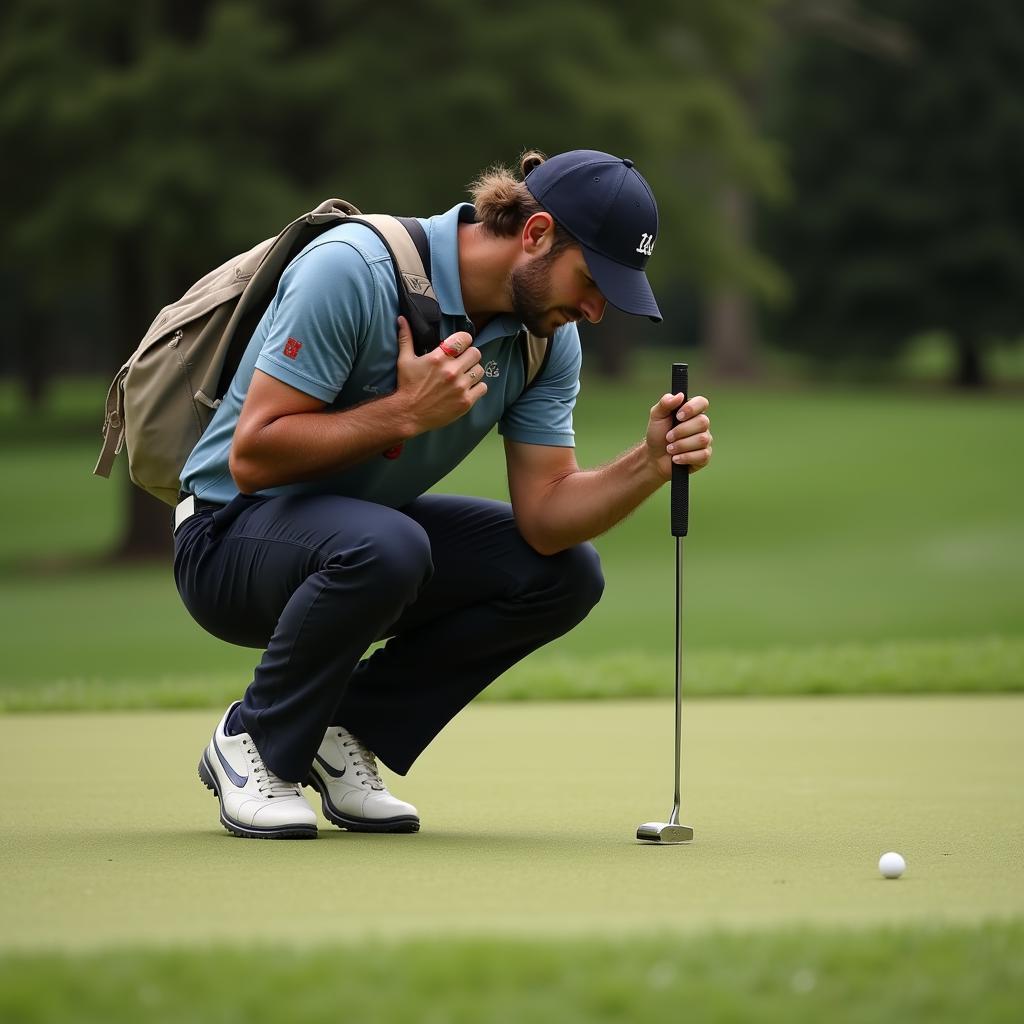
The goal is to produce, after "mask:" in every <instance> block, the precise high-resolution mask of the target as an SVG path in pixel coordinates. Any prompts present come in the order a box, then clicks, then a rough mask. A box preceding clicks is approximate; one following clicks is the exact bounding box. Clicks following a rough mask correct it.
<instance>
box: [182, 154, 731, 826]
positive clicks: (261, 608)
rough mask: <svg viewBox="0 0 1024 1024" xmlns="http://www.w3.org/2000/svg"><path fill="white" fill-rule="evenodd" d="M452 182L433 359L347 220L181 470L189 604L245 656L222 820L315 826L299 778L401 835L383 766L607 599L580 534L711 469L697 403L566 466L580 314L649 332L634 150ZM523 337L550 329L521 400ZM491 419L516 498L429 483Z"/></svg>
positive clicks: (433, 247) (303, 256)
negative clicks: (622, 448) (599, 462)
mask: <svg viewBox="0 0 1024 1024" xmlns="http://www.w3.org/2000/svg"><path fill="white" fill-rule="evenodd" d="M471 194H472V198H473V204H472V205H470V204H468V203H465V204H460V205H457V206H455V207H453V208H452V209H451V210H449V211H448V212H447V213H444V214H441V215H440V216H435V217H432V218H430V219H427V220H423V221H421V223H422V224H423V226H424V228H425V230H426V232H427V236H428V239H429V245H430V257H431V266H432V269H431V278H432V283H433V288H434V291H435V293H436V296H437V299H438V302H439V304H440V309H441V313H442V323H441V328H442V329H441V337H442V338H444V341H443V342H442V343H441V345H440V346H439V347H438V348H436V349H434V350H433V351H430V352H428V353H427V354H425V355H419V356H418V355H416V354H415V352H414V349H413V343H412V337H411V334H410V331H409V327H408V324H407V323H406V322H405V320H404V318H400V317H399V315H398V294H397V287H396V283H395V275H394V269H393V267H392V266H391V261H390V257H389V255H388V252H387V250H386V248H385V246H384V245H383V243H382V242H381V241H380V239H379V238H378V237H377V235H375V234H374V233H373V231H372V230H370V229H369V228H367V227H365V226H363V225H360V224H357V223H352V224H348V223H342V224H339V225H338V226H336V227H334V228H331V229H329V230H327V231H326V232H325V233H323V234H321V235H320V236H319V237H317V238H316V239H315V240H314V241H313V242H311V243H310V244H309V245H307V246H306V248H305V249H303V250H302V252H300V253H299V255H298V256H297V257H296V258H295V259H294V260H292V262H291V263H290V264H289V265H288V267H287V268H286V270H285V272H284V274H283V276H282V277H281V280H280V283H279V285H278V288H277V292H276V295H275V297H274V299H273V301H272V302H271V304H270V306H269V308H268V309H267V311H266V313H265V315H264V316H263V318H262V320H261V321H260V324H259V326H258V327H257V329H256V331H255V333H254V335H253V337H252V340H251V341H250V342H249V344H248V347H247V350H246V352H245V355H244V357H243V359H242V362H241V364H240V366H239V368H238V370H237V372H236V373H235V376H234V379H233V381H232V383H231V386H230V389H229V390H228V393H227V394H226V396H225V397H224V400H223V402H222V403H221V405H220V407H219V409H218V410H217V413H216V415H215V416H214V418H213V421H212V423H211V425H210V427H209V428H208V429H207V431H206V432H205V433H204V434H203V436H202V438H201V440H200V441H199V443H198V445H197V446H196V448H195V450H194V451H193V452H192V454H191V456H190V458H189V459H188V462H187V463H186V465H185V467H184V470H183V471H182V479H181V483H182V491H183V501H182V504H181V505H179V508H178V513H177V515H176V517H175V523H176V527H175V538H174V539H175V555H174V573H175V580H176V582H177V586H178V591H179V593H180V594H181V597H182V600H183V601H184V603H185V606H186V607H187V608H188V610H189V612H190V614H191V615H192V616H193V617H194V618H195V619H196V621H197V622H198V623H199V624H200V625H201V626H202V627H203V628H204V629H206V630H207V631H208V632H210V633H212V634H213V635H214V636H217V637H219V638H221V639H223V640H226V641H228V642H229V643H233V644H241V645H244V646H248V647H254V648H257V649H259V650H261V651H262V652H263V653H262V656H261V657H260V659H259V663H258V664H257V665H256V666H255V668H254V670H253V674H252V680H251V682H250V683H249V685H248V686H247V688H246V689H245V692H244V694H242V696H241V699H240V700H239V701H237V702H235V703H234V704H232V705H231V707H230V708H228V710H227V711H226V713H225V714H224V717H223V718H222V719H221V721H220V723H219V724H218V726H217V728H216V730H215V731H214V734H213V738H212V739H211V741H210V744H209V746H208V747H207V748H206V750H205V751H204V752H203V755H202V758H201V760H200V763H199V774H200V778H201V779H202V780H203V782H204V783H205V784H206V785H207V786H208V787H209V788H210V789H212V790H213V791H214V792H215V793H216V794H217V796H218V798H219V802H220V820H221V822H222V824H223V825H224V826H225V827H226V828H227V829H228V830H229V831H230V832H232V833H234V834H235V835H238V836H243V837H254V838H285V837H293V838H300V837H312V836H315V835H316V834H317V825H316V820H317V819H316V814H315V812H314V810H313V808H312V807H311V806H310V804H309V803H308V802H307V800H306V798H305V796H304V795H303V793H302V789H301V787H302V786H311V787H313V788H314V789H315V790H316V791H317V792H318V793H319V795H320V799H321V801H322V805H323V810H324V815H325V816H326V817H327V818H328V819H329V820H330V821H332V822H334V823H335V824H337V825H339V826H340V827H342V828H345V829H350V830H355V831H375V832H414V831H416V830H418V828H419V824H420V821H419V815H418V812H417V810H416V808H415V807H413V806H412V805H411V804H409V803H406V802H404V801H402V800H400V799H398V798H397V797H395V796H393V795H392V794H391V793H390V792H389V791H388V789H387V787H386V786H385V784H384V781H383V780H382V778H381V775H380V772H379V769H378V765H377V760H378V759H379V760H380V761H381V762H383V763H384V764H385V765H386V766H387V767H388V768H389V769H391V770H392V771H394V772H395V773H397V774H399V775H405V774H406V773H407V772H408V770H409V768H410V767H411V765H412V764H413V762H414V761H415V760H416V758H417V757H418V756H419V754H420V753H421V751H423V749H424V748H425V747H426V746H427V745H428V744H429V743H430V742H431V740H433V739H434V737H435V736H436V735H437V734H438V733H439V732H440V731H441V729H442V728H444V726H445V724H446V723H448V722H449V721H450V720H451V719H452V718H453V717H454V716H455V715H456V714H457V713H458V712H459V711H460V710H461V709H462V708H463V707H465V705H466V704H468V703H469V702H470V701H471V700H472V699H473V698H474V697H475V696H476V695H477V694H478V693H480V691H481V690H483V689H484V687H485V686H487V685H488V684H489V683H491V682H492V681H493V680H495V679H496V678H497V677H498V676H500V675H501V674H502V673H503V672H505V671H506V670H507V669H508V668H509V667H510V666H512V665H514V664H516V662H518V661H521V660H522V659H523V658H525V657H527V655H529V654H530V653H531V652H532V651H535V650H537V648H539V647H542V646H543V645H544V644H546V643H549V642H550V641H552V640H554V639H555V638H556V637H559V636H562V635H563V634H564V633H566V632H568V631H569V630H571V629H572V628H573V627H574V626H576V625H577V624H578V623H579V622H581V621H582V620H583V619H584V618H585V617H586V615H587V614H588V613H589V612H590V610H591V608H593V607H594V605H595V604H596V603H597V602H598V600H599V599H600V597H601V592H602V589H603V587H604V580H603V577H602V575H601V568H600V563H599V560H598V556H597V553H596V551H595V550H594V548H593V547H592V546H591V545H590V544H589V543H587V541H588V540H589V539H590V538H592V537H596V536H598V535H599V534H601V533H604V531H606V530H607V529H609V528H610V527H612V526H614V525H615V524H616V523H617V522H619V521H620V520H621V519H623V518H624V517H626V516H627V515H629V513H630V512H631V511H632V510H633V509H635V508H636V507H637V506H638V505H639V504H640V503H641V502H642V501H644V499H646V498H647V497H649V496H650V495H651V494H653V493H654V492H655V491H656V490H657V489H658V488H659V487H660V486H661V485H662V484H663V483H665V481H666V480H668V479H669V477H670V475H671V467H672V463H673V462H675V463H678V464H683V465H687V466H689V467H690V470H691V471H693V470H697V469H699V468H701V467H703V466H705V465H707V463H708V461H709V459H710V458H711V441H712V438H711V434H710V433H709V421H708V418H707V416H706V415H705V411H706V410H707V408H708V402H707V400H706V399H705V398H703V397H694V398H691V399H690V400H689V401H687V402H686V404H685V405H684V404H683V402H682V398H683V396H681V395H663V396H662V397H661V398H660V399H658V400H657V401H656V402H655V404H654V407H653V408H652V409H651V410H650V412H649V415H648V417H647V423H646V436H645V437H644V440H643V441H641V442H640V444H638V445H637V446H636V447H634V448H633V449H631V450H630V451H627V452H626V453H625V454H623V455H621V456H619V458H617V459H616V460H615V461H614V462H612V463H610V464H609V465H606V466H603V467H601V468H599V469H593V470H581V469H580V468H579V466H578V465H577V463H576V459H575V456H574V449H573V425H572V412H573V405H574V403H575V401H576V395H577V392H578V391H579V374H580V361H581V356H580V340H579V335H578V333H577V330H576V322H577V321H578V320H580V319H581V318H586V319H587V320H588V321H590V322H591V323H597V322H599V321H600V320H601V318H602V316H603V315H604V311H605V308H606V305H607V304H608V303H611V304H612V305H613V306H616V307H617V308H619V309H621V310H624V311H625V312H627V313H632V314H635V315H637V316H647V317H650V318H651V319H652V320H655V321H660V320H661V314H660V312H659V310H658V305H657V303H656V302H655V300H654V295H653V294H652V292H651V288H650V285H649V284H648V281H647V277H646V275H645V273H644V268H645V266H646V264H647V261H648V259H649V258H650V255H651V253H652V251H653V249H654V247H655V244H656V240H657V236H658V211H657V206H656V204H655V200H654V196H653V194H652V193H651V190H650V188H649V186H648V184H647V182H646V181H645V180H644V179H643V178H642V177H641V175H640V174H639V173H638V171H637V170H636V168H635V167H634V166H633V163H632V161H630V160H623V159H619V158H617V157H613V156H610V155H608V154H607V153H599V152H595V151H591V150H577V151H573V152H569V153H562V154H560V155H558V156H555V157H553V158H551V159H549V160H545V159H544V158H543V157H542V156H541V155H540V154H536V153H531V154H527V155H526V156H525V157H524V158H523V160H522V164H521V177H517V176H515V175H513V174H512V173H510V172H509V171H507V170H504V169H492V170H490V171H488V172H486V173H484V174H483V175H482V176H481V177H480V178H479V179H478V180H477V181H476V182H474V184H473V185H472V186H471ZM524 328H526V329H528V330H529V331H530V332H532V333H533V334H535V335H537V336H540V337H545V338H550V343H549V346H548V358H547V361H546V363H545V364H544V366H543V368H542V369H541V371H540V373H539V374H538V376H537V378H536V380H535V381H534V382H533V383H532V385H531V386H530V387H529V388H525V389H524V384H525V369H524V361H523V359H522V356H521V352H520V348H519V346H520V345H522V344H523V340H522V337H521V336H522V335H523V333H524ZM652 397H653V396H652ZM644 415H645V412H643V411H641V410H637V433H638V434H639V433H640V431H641V428H642V425H643V419H642V416H644ZM495 425H497V427H498V431H499V433H501V434H502V436H503V438H504V444H505V462H506V469H507V475H508V483H509V494H510V497H511V504H506V503H504V502H499V501H491V500H485V499H482V498H476V497H461V496H452V495H440V494H427V493H426V492H427V491H428V490H429V488H430V487H432V486H433V485H434V484H435V483H437V482H438V481H439V480H440V479H441V478H442V477H444V476H445V475H446V474H447V473H448V472H449V470H451V469H452V468H453V467H455V466H457V465H458V464H459V463H460V462H461V461H462V460H463V459H464V458H465V457H466V456H467V455H468V454H469V452H471V451H472V450H473V448H475V447H476V446H477V445H478V444H479V443H480V441H481V440H482V439H483V438H484V437H485V436H486V435H487V434H488V433H489V432H490V430H491V429H492V428H493V427H494V426H495ZM379 640H387V642H386V644H384V646H382V647H379V648H378V649H376V650H374V651H373V653H372V654H369V655H367V654H366V652H367V649H368V648H370V647H371V646H372V645H373V644H374V642H375V641H379Z"/></svg>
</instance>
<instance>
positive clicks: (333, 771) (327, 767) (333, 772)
mask: <svg viewBox="0 0 1024 1024" xmlns="http://www.w3.org/2000/svg"><path fill="white" fill-rule="evenodd" d="M316 759H317V761H319V763H320V767H321V768H323V770H324V771H325V772H327V774H328V775H330V777H331V778H332V779H340V778H341V777H342V776H343V775H344V774H345V772H347V771H348V765H345V767H344V768H342V769H341V771H338V769H337V768H335V767H334V765H332V764H328V763H327V762H326V761H325V760H324V759H323V758H322V757H321V756H320V755H319V754H317V755H316Z"/></svg>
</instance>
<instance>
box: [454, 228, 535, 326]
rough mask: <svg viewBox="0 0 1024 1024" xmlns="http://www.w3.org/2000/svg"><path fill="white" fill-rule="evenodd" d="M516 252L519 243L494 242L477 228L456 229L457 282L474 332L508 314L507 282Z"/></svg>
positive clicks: (510, 303)
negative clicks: (495, 318)
mask: <svg viewBox="0 0 1024 1024" xmlns="http://www.w3.org/2000/svg"><path fill="white" fill-rule="evenodd" d="M519 252H520V246H519V239H518V238H516V237H515V236H513V237H511V238H495V237H494V236H493V235H488V234H486V233H485V232H484V229H483V227H482V226H481V225H480V224H476V223H469V224H466V223H464V224H460V225H459V282H460V285H461V287H462V301H463V304H464V305H465V307H466V316H468V317H469V319H470V320H472V321H473V325H474V326H475V327H476V329H477V331H480V330H482V329H483V327H484V325H485V324H486V323H487V322H488V321H489V320H491V319H492V318H493V317H495V316H498V315H499V314H501V313H510V312H511V311H512V298H511V295H510V294H509V287H508V278H509V274H510V273H511V271H512V267H513V266H514V264H515V260H516V257H517V256H518V254H519Z"/></svg>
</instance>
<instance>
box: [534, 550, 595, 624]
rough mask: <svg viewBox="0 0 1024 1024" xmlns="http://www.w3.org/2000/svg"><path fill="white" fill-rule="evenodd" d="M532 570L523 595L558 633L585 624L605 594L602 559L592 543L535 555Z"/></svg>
mask: <svg viewBox="0 0 1024 1024" xmlns="http://www.w3.org/2000/svg"><path fill="white" fill-rule="evenodd" d="M532 568H533V572H532V573H531V574H530V579H529V582H528V583H527V588H526V592H525V593H524V594H523V595H522V596H523V598H524V599H525V601H526V603H527V605H528V606H529V607H531V608H533V609H535V610H536V611H537V613H538V614H540V615H543V616H544V617H545V618H546V619H548V620H549V621H550V622H551V625H552V627H554V628H555V629H557V631H558V634H560V633H563V632H565V631H566V630H567V629H572V628H573V627H574V626H576V625H578V624H579V623H580V622H582V621H583V620H584V619H585V618H586V617H587V615H588V614H590V611H591V609H592V608H593V607H594V605H596V604H597V602H598V601H600V600H601V595H602V594H603V593H604V574H603V573H602V572H601V558H600V556H599V555H598V553H597V550H596V549H595V548H594V546H593V545H592V544H577V545H576V546H575V547H572V548H567V549H566V550H565V551H560V552H559V553H558V554H557V555H535V556H534V561H533V566H532Z"/></svg>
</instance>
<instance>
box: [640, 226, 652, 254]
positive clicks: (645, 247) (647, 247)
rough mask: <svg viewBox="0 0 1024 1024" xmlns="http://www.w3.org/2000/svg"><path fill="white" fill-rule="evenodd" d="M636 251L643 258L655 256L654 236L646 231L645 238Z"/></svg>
mask: <svg viewBox="0 0 1024 1024" xmlns="http://www.w3.org/2000/svg"><path fill="white" fill-rule="evenodd" d="M636 251H637V252H638V253H640V255H641V256H651V255H653V254H654V235H649V234H647V232H646V231H645V232H644V233H643V237H642V238H641V239H640V244H639V245H638V246H637V247H636Z"/></svg>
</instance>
